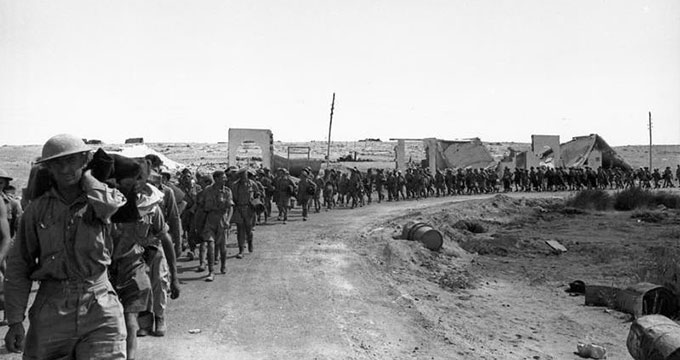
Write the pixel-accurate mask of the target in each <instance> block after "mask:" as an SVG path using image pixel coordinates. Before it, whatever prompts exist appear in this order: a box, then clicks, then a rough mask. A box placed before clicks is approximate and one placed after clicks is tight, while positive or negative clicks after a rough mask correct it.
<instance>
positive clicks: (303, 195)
mask: <svg viewBox="0 0 680 360" xmlns="http://www.w3.org/2000/svg"><path fill="white" fill-rule="evenodd" d="M314 194H316V184H315V183H314V181H312V180H310V179H309V173H308V172H307V170H302V173H301V174H300V182H298V186H297V199H298V203H299V204H300V206H301V207H302V221H307V216H308V215H309V201H310V199H311V198H312V197H313V196H314Z"/></svg>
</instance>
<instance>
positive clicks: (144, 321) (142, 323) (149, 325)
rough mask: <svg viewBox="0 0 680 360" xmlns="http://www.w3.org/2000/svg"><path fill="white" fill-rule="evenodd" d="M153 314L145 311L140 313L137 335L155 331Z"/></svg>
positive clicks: (142, 335) (145, 334)
mask: <svg viewBox="0 0 680 360" xmlns="http://www.w3.org/2000/svg"><path fill="white" fill-rule="evenodd" d="M153 320H154V319H153V314H152V313H150V312H148V311H144V312H141V313H140V314H139V317H138V318H137V322H138V324H139V330H137V337H144V336H147V335H149V334H151V333H152V331H153Z"/></svg>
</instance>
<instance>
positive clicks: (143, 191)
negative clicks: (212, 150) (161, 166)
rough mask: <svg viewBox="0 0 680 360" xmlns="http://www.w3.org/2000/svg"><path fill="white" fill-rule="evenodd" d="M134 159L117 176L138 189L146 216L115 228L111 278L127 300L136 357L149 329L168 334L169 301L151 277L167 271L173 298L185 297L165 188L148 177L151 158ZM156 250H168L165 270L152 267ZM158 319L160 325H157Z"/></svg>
mask: <svg viewBox="0 0 680 360" xmlns="http://www.w3.org/2000/svg"><path fill="white" fill-rule="evenodd" d="M133 164H135V165H137V166H136V167H132V166H131V167H130V169H129V170H128V171H127V172H126V173H118V174H116V180H117V183H118V184H119V187H120V189H121V190H123V191H124V192H125V193H126V194H130V193H132V194H135V195H134V196H129V197H131V198H137V202H136V207H137V210H138V211H139V216H140V217H139V219H138V220H136V221H134V222H125V223H116V224H114V226H113V229H112V230H111V237H112V239H113V245H114V250H113V264H112V265H111V278H112V279H113V281H114V284H115V287H116V291H117V292H118V295H119V297H120V299H121V302H122V303H123V309H124V314H125V325H126V328H127V353H128V359H134V357H135V354H136V349H137V339H136V338H137V336H145V335H147V334H149V333H153V334H154V335H156V336H164V335H165V331H166V325H165V318H164V309H165V303H163V304H160V303H159V302H158V301H159V300H158V299H153V298H152V295H153V292H154V291H157V292H160V289H153V285H152V280H151V278H150V277H151V276H154V275H153V274H167V275H168V277H169V279H164V281H166V282H169V283H170V284H169V288H170V292H171V298H173V299H176V298H177V297H179V280H178V279H177V268H176V263H175V254H174V249H173V244H172V239H170V235H169V234H168V229H169V228H168V226H167V224H166V223H165V219H164V217H163V212H162V209H161V206H160V205H161V203H162V201H163V193H162V192H161V191H160V190H158V189H157V188H156V187H154V186H152V185H150V184H148V183H147V180H148V177H149V172H150V171H149V165H148V163H147V162H146V161H145V160H141V161H140V162H139V163H134V162H133ZM156 253H162V254H163V256H162V260H163V261H162V263H161V266H163V267H164V270H163V271H161V270H159V269H152V270H151V271H149V268H150V266H149V264H150V263H151V264H153V262H151V261H150V259H152V258H154V257H156V255H155V254H156ZM166 254H167V256H166ZM145 258H146V260H145ZM152 266H154V265H152ZM155 266H158V265H155ZM150 301H151V303H150ZM150 305H151V306H150ZM142 312H149V314H150V317H151V318H150V319H147V320H146V321H147V324H146V325H145V327H141V328H140V324H139V322H140V319H139V314H140V313H142ZM154 324H155V331H154V329H153V328H152V327H153V325H154Z"/></svg>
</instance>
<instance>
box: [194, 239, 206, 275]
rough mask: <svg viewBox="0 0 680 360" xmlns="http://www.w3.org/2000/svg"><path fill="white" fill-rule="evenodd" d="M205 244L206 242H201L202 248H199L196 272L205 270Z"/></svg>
mask: <svg viewBox="0 0 680 360" xmlns="http://www.w3.org/2000/svg"><path fill="white" fill-rule="evenodd" d="M205 246H206V244H205V243H204V244H201V245H200V248H199V249H198V268H197V269H196V272H204V271H205V263H204V261H205V260H204V259H205V250H206V249H205Z"/></svg>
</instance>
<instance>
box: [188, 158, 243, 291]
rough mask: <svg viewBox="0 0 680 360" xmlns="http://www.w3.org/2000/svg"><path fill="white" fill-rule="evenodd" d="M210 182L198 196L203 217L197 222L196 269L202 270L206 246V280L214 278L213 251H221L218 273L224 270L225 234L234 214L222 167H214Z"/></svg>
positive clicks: (225, 256)
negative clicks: (197, 247)
mask: <svg viewBox="0 0 680 360" xmlns="http://www.w3.org/2000/svg"><path fill="white" fill-rule="evenodd" d="M212 178H213V181H214V182H213V184H212V185H210V186H208V187H206V188H205V189H204V190H203V192H202V193H201V195H200V196H199V197H198V209H199V211H201V212H202V213H203V217H204V219H205V220H204V221H203V224H202V225H201V226H200V229H201V231H200V233H201V239H202V240H203V242H204V245H202V246H201V255H200V261H199V265H198V269H197V271H198V272H203V271H205V268H204V267H203V254H202V253H203V252H204V251H205V250H204V249H206V248H207V256H208V258H207V263H208V276H207V277H206V278H205V281H214V280H215V271H214V266H215V257H216V256H215V251H216V250H217V251H219V252H220V261H221V263H220V273H222V274H226V273H227V270H226V259H227V237H228V235H229V226H230V225H229V224H230V222H231V217H232V214H233V205H234V202H233V197H232V192H231V189H229V187H228V186H227V175H226V174H225V173H224V171H222V170H216V171H215V172H213V174H212Z"/></svg>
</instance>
